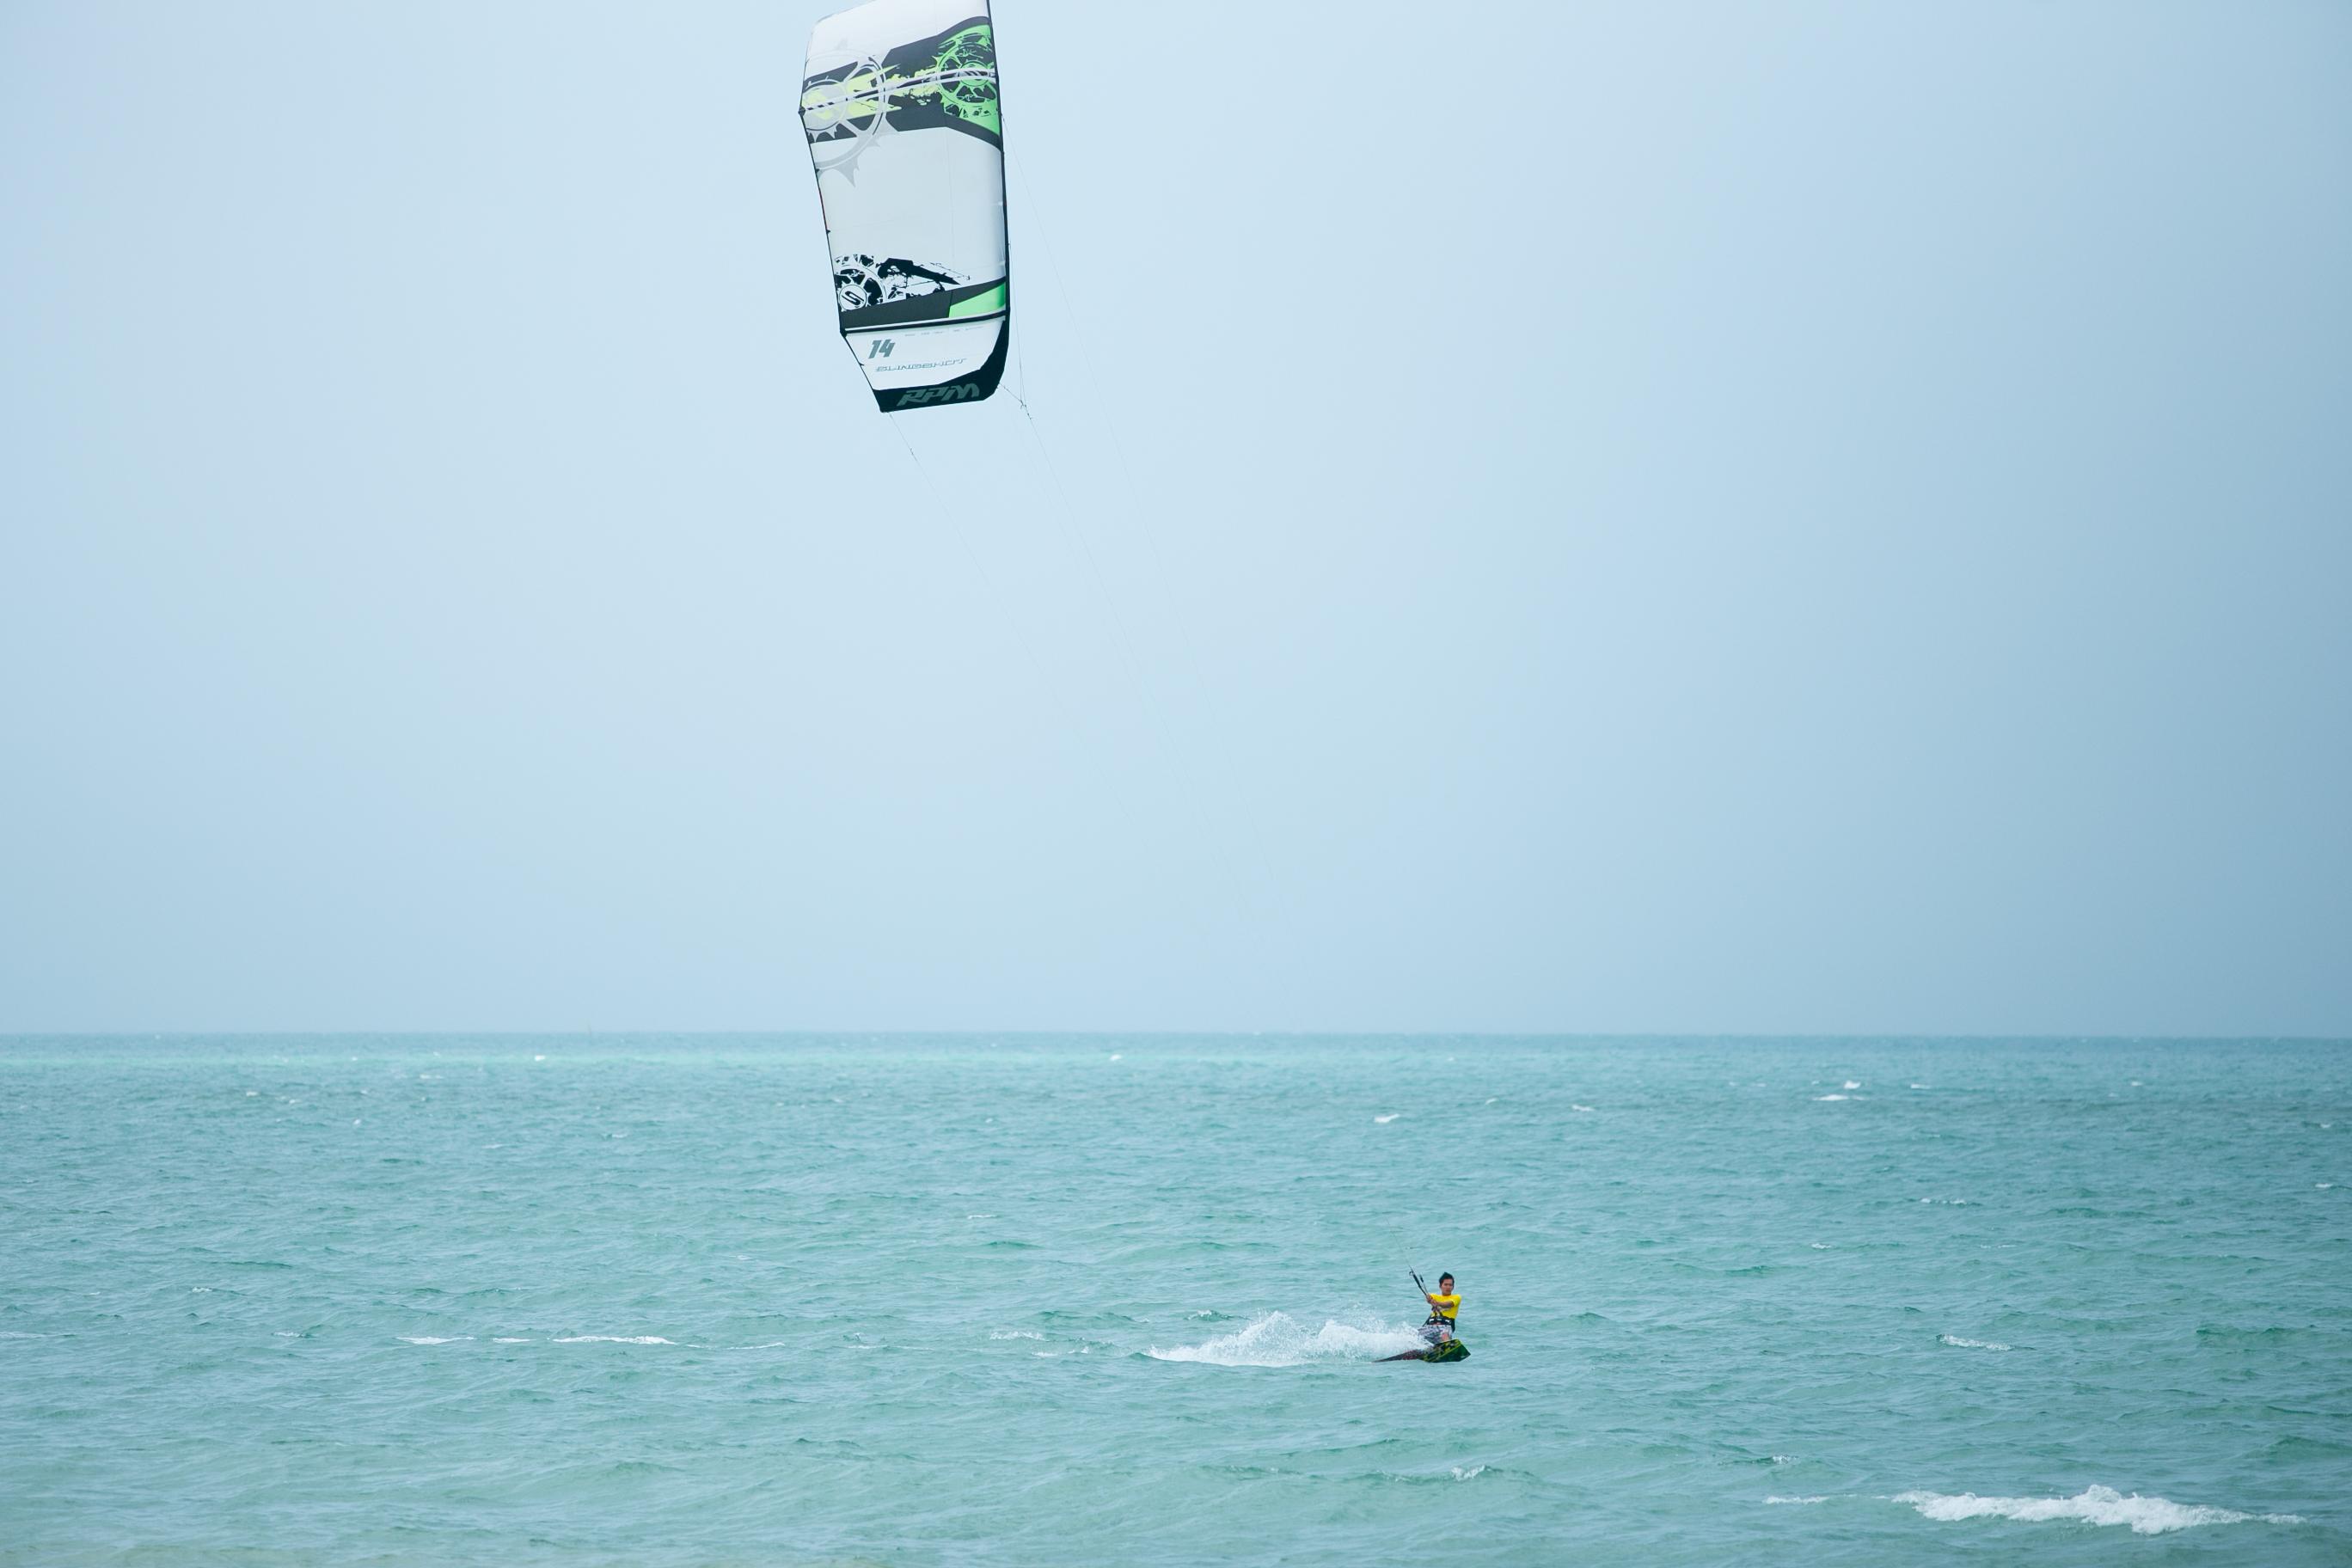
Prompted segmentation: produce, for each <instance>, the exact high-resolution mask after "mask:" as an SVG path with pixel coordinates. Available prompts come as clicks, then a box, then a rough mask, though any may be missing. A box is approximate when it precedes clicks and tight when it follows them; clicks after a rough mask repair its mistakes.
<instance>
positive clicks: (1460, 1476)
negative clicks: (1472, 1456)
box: [1450, 1465, 1486, 1481]
mask: <svg viewBox="0 0 2352 1568" xmlns="http://www.w3.org/2000/svg"><path fill="white" fill-rule="evenodd" d="M1450 1468H1452V1469H1453V1471H1454V1479H1455V1480H1457V1481H1466V1480H1468V1479H1470V1478H1471V1477H1473V1476H1483V1475H1485V1474H1486V1466H1484V1465H1473V1466H1471V1467H1470V1468H1468V1469H1466V1470H1465V1469H1464V1468H1462V1467H1461V1466H1459V1465H1454V1466H1452V1467H1450Z"/></svg>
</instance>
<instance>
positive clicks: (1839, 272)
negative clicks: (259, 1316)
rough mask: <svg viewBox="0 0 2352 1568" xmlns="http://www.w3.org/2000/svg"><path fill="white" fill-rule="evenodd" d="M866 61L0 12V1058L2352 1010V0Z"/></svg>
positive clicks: (1179, 34) (1816, 8)
mask: <svg viewBox="0 0 2352 1568" xmlns="http://www.w3.org/2000/svg"><path fill="white" fill-rule="evenodd" d="M826 8H827V7H825V6H822V5H803V4H792V3H777V0H762V3H761V4H756V5H752V4H703V5H645V4H637V3H631V4H625V5H583V4H579V3H576V0H564V3H562V4H527V3H524V0H500V3H499V4H496V5H484V4H480V3H478V0H464V3H462V4H424V3H418V0H402V3H400V4H397V5H394V4H375V5H317V4H313V3H310V0H301V3H299V4H298V3H286V4H272V3H265V0H246V3H240V4H235V5H180V4H166V3H161V0H158V3H154V4H107V3H97V0H9V3H8V4H6V5H0V820H5V827H0V1029H16V1030H47V1029H116V1028H121V1029H244V1028H314V1027H349V1028H529V1027H551V1028H573V1027H580V1026H589V1025H594V1026H598V1027H609V1028H622V1027H631V1026H635V1027H675V1028H821V1029H833V1028H856V1027H874V1028H902V1027H917V1028H922V1027H950V1028H952V1027H974V1028H1002V1027H1041V1028H1088V1027H1122V1028H1181V1027H1209V1028H1269V1029H1302V1028H1329V1029H1422V1028H1462V1029H1510V1030H1517V1029H1527V1030H1554V1029H1557V1030H1578V1031H1617V1030H1690V1031H1841V1032H1843V1031H1854V1032H1860V1031H1877V1030H1905V1031H1927V1032H1945V1031H1969V1032H2008V1031H2035V1032H2042V1031H2068V1032H2071V1031H2084V1032H2134V1033H2179V1032H2226V1033H2245V1032H2285V1033H2334V1034H2345V1033H2352V5H2344V4H2342V3H2341V0H2309V3H2299V0H2250V3H2247V4H2239V5H2210V4H2162V3H2155V4H2151V3H2149V0H2117V3H2112V4H2095V3H2089V0H2042V3H2030V4H2029V3H2022V0H2017V3H2010V4H1998V3H1996V4H1987V5H1968V6H1937V5H1927V4H1891V3H1888V0H1854V3H1851V4H1821V3H1806V0H1780V3H1778V4H1774V5H1728V4H1686V3H1685V4H1673V3H1669V4H1640V5H1632V4H1620V5H1574V4H1571V5H1553V4H1527V5H1475V4H1469V5H1465V4H1453V3H1447V4H1428V5H1412V6H1406V5H1363V4H1356V5H1348V6H1345V7H1340V6H1337V5H1312V6H1310V5H1288V6H1285V5H1267V4H1265V0H1247V3H1224V0H1209V3H1206V4H1194V5H1186V6H1184V7H1181V8H1179V9H1177V10H1170V9H1168V8H1166V7H1154V6H1145V5H1104V4H1094V5H1076V4H1064V3H1050V0H1004V4H1003V5H1002V7H1001V8H1000V10H999V12H998V16H997V21H998V26H999V35H1000V41H1001V48H1002V51H1003V73H1004V82H1005V124H1006V132H1007V136H1008V141H1009V145H1010V146H1011V148H1012V150H1013V173H1014V178H1013V193H1012V195H1013V208H1012V211H1013V268H1014V295H1015V301H1016V304H1015V321H1016V323H1017V329H1016V331H1017V335H1018V341H1019V342H1020V344H1021V347H1022V355H1021V360H1020V362H1019V363H1018V364H1017V365H1016V368H1015V370H1014V372H1013V374H1011V375H1009V376H1008V378H1007V390H1008V395H1004V396H1002V397H1000V398H999V399H998V400H996V401H994V402H992V403H990V404H988V405H984V406H982V407H980V408H977V409H951V410H940V411H935V412H925V413H920V414H913V415H909V416H905V417H904V419H903V421H902V423H901V424H900V426H898V428H897V429H894V428H893V426H892V424H891V422H890V421H889V420H887V419H886V418H884V417H883V416H879V415H877V414H876V413H875V412H874V409H873V405H872V401H871V399H870V398H869V397H868V395H866V391H865V389H864V386H863V384H862V382H861V381H860V379H859V377H858V375H857V372H856V368H855V366H854V365H853V363H851V360H850V357H849V355H848V353H847V352H846V351H845V349H844V347H843V346H842V344H841V342H840V340H839V338H838V337H837V335H836V333H835V324H834V314H833V304H832V296H831V291H830V289H829V286H828V268H827V263H826V250H825V245H824V236H823V229H822V226H821V223H820V219H819V216H818V211H817V205H816V200H815V195H814V184H813V182H812V180H811V177H810V172H809V167H808V161H807V157H806V153H805V151H804V149H803V145H802V142H801V137H800V132H799V130H798V126H797V123H796V121H795V117H794V109H795V100H796V97H797V89H798V81H799V77H800V74H801V68H800V62H801V57H802V53H803V45H804V42H805V39H806V35H807V29H808V26H809V24H810V23H811V22H812V21H814V19H815V17H816V16H818V15H819V14H820V12H821V11H822V10H824V9H826ZM1024 387H1025V390H1026V395H1027V399H1028V403H1029V405H1030V407H1031V409H1032V410H1033V412H1034V435H1033V428H1032V426H1031V425H1030V424H1029V423H1028V422H1026V421H1024V417H1023V415H1022V410H1021V408H1020V406H1019V405H1017V404H1016V403H1015V401H1014V400H1013V396H1011V395H1009V394H1010V393H1011V392H1013V391H1015V390H1019V389H1021V388H1024ZM901 432H903V435H904V437H905V438H906V440H907V441H908V442H911V444H912V446H913V447H914V448H915V451H916V452H917V453H919V457H920V463H921V468H920V470H919V469H918V468H917V467H916V466H915V462H914V460H913V459H912V458H910V457H909V454H908V448H907V446H906V445H903V444H902V443H901V439H900V437H901Z"/></svg>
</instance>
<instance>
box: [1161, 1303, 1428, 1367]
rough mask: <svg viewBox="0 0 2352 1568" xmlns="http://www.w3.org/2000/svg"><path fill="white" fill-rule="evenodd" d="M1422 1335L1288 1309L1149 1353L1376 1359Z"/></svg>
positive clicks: (1275, 1359)
mask: <svg viewBox="0 0 2352 1568" xmlns="http://www.w3.org/2000/svg"><path fill="white" fill-rule="evenodd" d="M1420 1348H1421V1335H1420V1334H1419V1333H1417V1332H1415V1331H1413V1330H1412V1329H1410V1328H1402V1327H1394V1326H1391V1325H1390V1324H1387V1323H1382V1322H1380V1321H1377V1320H1368V1321H1358V1322H1353V1323H1343V1322H1341V1321H1339V1320H1338V1319H1337V1318H1327V1319H1325V1320H1324V1322H1323V1326H1322V1327H1321V1328H1319V1329H1314V1330H1309V1329H1308V1328H1307V1325H1306V1324H1305V1323H1303V1322H1301V1321H1298V1320H1297V1319H1296V1318H1294V1317H1292V1316H1290V1314H1288V1313H1287V1312H1268V1313H1266V1314H1265V1315H1264V1316H1263V1317H1258V1318H1253V1319H1251V1320H1250V1321H1249V1322H1248V1323H1247V1324H1246V1325H1244V1327H1242V1328H1240V1329H1238V1330H1236V1331H1234V1332H1233V1333H1230V1334H1219V1335H1217V1336H1216V1337H1215V1338H1214V1339H1210V1340H1203V1341H1202V1342H1201V1343H1199V1344H1197V1345H1178V1346H1176V1347H1175V1348H1173V1349H1170V1350H1162V1349H1160V1347H1159V1346H1158V1345H1154V1346H1152V1347H1151V1348H1150V1350H1148V1351H1146V1352H1144V1353H1145V1354H1146V1355H1149V1356H1150V1357H1151V1358H1152V1359H1153V1360H1155V1361H1196V1362H1206V1363H1209V1364H1210V1365H1212V1366H1300V1365H1304V1364H1305V1363H1309V1362H1325V1361H1371V1360H1377V1359H1378V1358H1379V1357H1381V1356H1389V1355H1395V1354H1396V1353H1397V1352H1400V1351H1412V1350H1419V1349H1420Z"/></svg>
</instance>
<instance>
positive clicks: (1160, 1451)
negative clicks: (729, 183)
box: [0, 1037, 2352, 1565]
mask: <svg viewBox="0 0 2352 1568" xmlns="http://www.w3.org/2000/svg"><path fill="white" fill-rule="evenodd" d="M2347 1205H2352V1049H2347V1047H2343V1046H2340V1045H2325V1044H2308V1043H2305V1044H2265V1043H2255V1042H2241V1043H2211V1044H2179V1043H2140V1042H2089V1043H2072V1042H2019V1043H1994V1042H1877V1043H1872V1042H1862V1041H1850V1040H1837V1041H1769V1042H1767V1041H1736V1040H1707V1041H1626V1042H1609V1041H1582V1040H1570V1041H1535V1040H1493V1039H1475V1040H1474V1039H1450V1038H1428V1039H1412V1040H1405V1039H1394V1038H1390V1039H1375V1040H1338V1039H1332V1040H1293V1039H1254V1038H1209V1039H1178V1038H1169V1037H1156V1038H1126V1037H1119V1038H1114V1037H1092V1038H1073V1037H1064V1038H1055V1039H1016V1038H1006V1039H1002V1040H990V1039H985V1038H981V1037H970V1038H953V1039H916V1038H904V1039H870V1040H818V1039H776V1040H764V1039H757V1038H748V1037H737V1038H709V1039H655V1038H643V1039H614V1038H606V1037H594V1038H591V1037H544V1038H535V1039H522V1038H514V1037H507V1038H481V1039H467V1038H460V1037H440V1038H432V1039H384V1038H331V1037H317V1038H288V1037H273V1038H260V1039H251V1040H136V1041H124V1040H111V1041H95V1040H41V1039H16V1040H13V1041H6V1042H0V1237H5V1250H0V1563H8V1564H33V1563H40V1564H50V1563H58V1564H85V1563H87V1564H100V1563H107V1564H111V1563H154V1564H165V1563H174V1564H176V1563H187V1564H226V1563H240V1564H243V1563H268V1564H281V1563H520V1564H530V1563H564V1564H572V1563H614V1564H619V1563H631V1564H655V1565H669V1564H678V1565H684V1564H696V1565H701V1564H721V1563H726V1564H738V1563H740V1564H754V1563H759V1564H770V1563H772V1564H804V1563H888V1564H909V1565H929V1564H963V1563H972V1564H1000V1563H1001V1564H1099V1563H1143V1564H1155V1563H1207V1562H1213V1561H1264V1562H1282V1563H1329V1564H1359V1563H1406V1562H1411V1563H1421V1564H1441V1565H1442V1564H1455V1563H1461V1564H1518V1563H1531V1564H1532V1563H1561V1562H1594V1563H1634V1562H1639V1563H1667V1564H1672V1563H1732V1562H1740V1563H1755V1562H1763V1563H1806V1564H1809V1565H1820V1564H1825V1563H1857V1564H1862V1563H1868V1564H1890V1563H1893V1564H1900V1563H1948V1562H1952V1561H1955V1560H1959V1561H1978V1562H1987V1563H1991V1562H2002V1563H2007V1562H2018V1561H2033V1562H2047V1563H2181V1562H2192V1561H2194V1562H2207V1561H2210V1562H2233V1563H2266V1564H2270V1563H2281V1564H2295V1563H2346V1562H2347V1561H2352V1206H2347ZM1409 1267H1418V1268H1421V1269H1422V1270H1423V1272H1424V1273H1426V1274H1428V1275H1430V1276H1431V1277H1432V1278H1434V1277H1435V1273H1436V1271H1437V1270H1438V1269H1440V1268H1450V1269H1452V1270H1453V1271H1454V1273H1455V1274H1456V1275H1458V1276H1459V1277H1460V1282H1461V1289H1462V1292H1463V1294H1464V1296H1465V1299H1466V1305H1465V1309H1464V1312H1463V1320H1462V1337H1463V1339H1464V1340H1465V1342H1467V1343H1468V1344H1469V1345H1470V1346H1471V1348H1472V1355H1471V1357H1470V1359H1469V1360H1468V1361H1466V1362H1464V1363H1459V1364H1456V1365H1451V1366H1423V1365H1421V1364H1419V1363H1398V1364H1394V1365H1381V1364H1379V1363H1377V1362H1375V1361H1374V1360H1373V1359H1372V1358H1373V1357H1375V1356H1378V1355H1381V1354H1385V1353H1390V1352H1392V1351H1394V1350H1396V1349H1399V1348H1402V1347H1403V1346H1406V1345H1408V1344H1410V1343H1412V1339H1411V1332H1410V1330H1411V1325H1412V1323H1413V1322H1415V1321H1417V1320H1418V1317H1419V1313H1418V1311H1417V1310H1415V1302H1414V1299H1413V1297H1412V1287H1411V1283H1410V1281H1409V1280H1408V1279H1407V1277H1406V1270H1407V1268H1409Z"/></svg>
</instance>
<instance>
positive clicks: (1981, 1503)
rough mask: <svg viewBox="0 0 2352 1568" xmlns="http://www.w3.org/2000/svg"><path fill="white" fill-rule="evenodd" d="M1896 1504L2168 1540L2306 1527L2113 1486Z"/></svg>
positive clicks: (1915, 1498) (1930, 1515)
mask: <svg viewBox="0 0 2352 1568" xmlns="http://www.w3.org/2000/svg"><path fill="white" fill-rule="evenodd" d="M1894 1500H1895V1501H1896V1502H1906V1503H1909V1504H1910V1505H1911V1506H1912V1507H1913V1508H1915V1509H1916V1510H1919V1512H1920V1514H1921V1515H1922V1516H1923V1517H1925V1518H1927V1519H1933V1520H1938V1521H1945V1522H1950V1521H1956V1520H1963V1519H2013V1520H2016V1521H2020V1522H2021V1523H2025V1524H2040V1523H2042V1522H2044V1521H2050V1520H2064V1521H2072V1522H2075V1523H2080V1524H2125V1525H2129V1526H2130V1527H2131V1531H2132V1533H2133V1534H2134V1535H2163V1534H2165V1533H2167V1532H2168V1531H2175V1530H2189V1529H2193V1528H2195V1527H2196V1526H2198V1525H2200V1524H2244V1523H2246V1522H2248V1521H2253V1520H2259V1521H2262V1522H2263V1523H2264V1524H2301V1523H2302V1522H2303V1521H2302V1520H2301V1519H2299V1518H2297V1517H2296V1516H2295V1515H2294V1514H2291V1513H2261V1514H2256V1513H2240V1512H2238V1511H2237V1510H2234V1509H2226V1508H2203V1507H2199V1506H2197V1505H2194V1504H2189V1503H2178V1502H2172V1501H2169V1500H2166V1499H2164V1498H2160V1497H2142V1496H2140V1495H2139V1494H2138V1493H2137V1492H2134V1493H2133V1494H2132V1495H2131V1496H2129V1497H2126V1496H2124V1495H2123V1494H2122V1493H2121V1492H2118V1491H2116V1489H2114V1488H2113V1487H2092V1488H2090V1489H2087V1490H2085V1491H2084V1492H2083V1493H2082V1494H2081V1495H2080V1496H2078V1497H2051V1498H2042V1497H1979V1496H1977V1495H1976V1494H1975V1493H1974V1492H1962V1493H1960V1494H1959V1495H1958V1496H1957V1497H1952V1496H1947V1495H1946V1494H1945V1493H1942V1492H1898V1493H1896V1494H1895V1499H1894Z"/></svg>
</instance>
